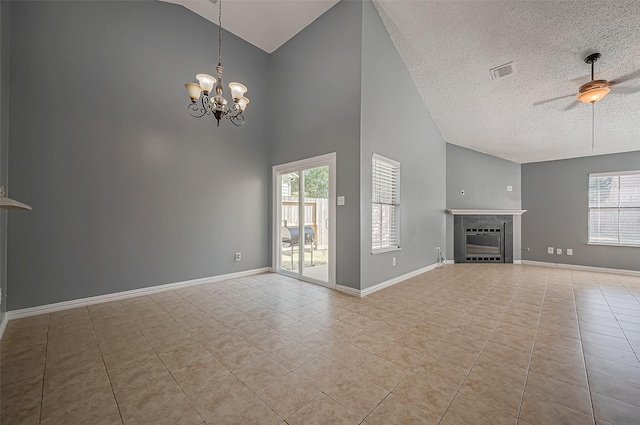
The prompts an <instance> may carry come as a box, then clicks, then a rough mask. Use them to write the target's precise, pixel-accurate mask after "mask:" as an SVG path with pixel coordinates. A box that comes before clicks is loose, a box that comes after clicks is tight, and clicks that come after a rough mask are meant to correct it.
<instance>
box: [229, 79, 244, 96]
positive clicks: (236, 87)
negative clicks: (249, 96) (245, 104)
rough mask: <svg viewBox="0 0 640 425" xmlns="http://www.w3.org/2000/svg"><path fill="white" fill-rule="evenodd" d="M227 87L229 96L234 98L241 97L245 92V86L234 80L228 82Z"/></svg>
mask: <svg viewBox="0 0 640 425" xmlns="http://www.w3.org/2000/svg"><path fill="white" fill-rule="evenodd" d="M229 88H230V89H231V97H233V99H234V100H238V99H241V98H242V96H244V94H245V93H246V92H247V88H246V87H245V86H244V85H243V84H240V83H236V82H233V83H229Z"/></svg>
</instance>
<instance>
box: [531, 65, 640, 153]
mask: <svg viewBox="0 0 640 425" xmlns="http://www.w3.org/2000/svg"><path fill="white" fill-rule="evenodd" d="M600 57H601V55H600V53H592V54H590V55H589V56H587V57H586V58H584V61H585V63H587V64H589V65H591V81H589V82H587V83H585V84H583V85H581V86H580V88H579V89H578V93H577V94H568V95H566V96H560V97H555V98H553V99H547V100H543V101H540V102H535V103H534V104H533V105H534V106H537V105H542V104H543V103H549V102H555V101H556V100H560V99H565V98H567V97H573V96H575V97H576V100H575V101H573V102H572V103H571V104H570V105H569V106H567V107H566V108H564V110H565V111H569V110H571V109H573V108H575V107H576V106H578V105H580V102H582V103H587V104H591V107H592V108H591V124H592V125H591V151H593V147H594V134H595V133H594V123H595V119H594V118H595V103H596V102H598V101H600V100H602V99H604V97H605V96H606V95H608V94H609V93H610V92H611V94H633V93H638V92H640V88H636V87H620V86H618V85H619V84H621V83H625V82H627V81H630V80H634V79H636V78H638V77H640V70H637V71H634V72H631V73H629V74H626V75H623V76H622V77H620V78H616V79H615V80H614V81H607V80H596V79H595V78H594V65H593V64H594V63H596V62H597V61H598V59H600ZM612 88H613V90H612Z"/></svg>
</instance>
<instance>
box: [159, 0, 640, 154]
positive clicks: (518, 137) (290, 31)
mask: <svg viewBox="0 0 640 425" xmlns="http://www.w3.org/2000/svg"><path fill="white" fill-rule="evenodd" d="M163 1H167V2H171V3H177V4H182V5H184V6H185V7H187V8H188V9H190V10H192V11H194V12H195V13H198V14H199V15H201V16H203V17H205V18H207V19H209V20H210V21H212V22H215V23H217V5H215V4H213V3H211V2H210V1H209V0H163ZM343 1H347V0H343ZM335 3H337V0H225V1H224V5H223V21H222V23H223V27H224V28H225V29H228V30H229V31H231V32H232V33H234V34H236V35H237V36H239V37H241V38H243V39H244V40H246V41H248V42H250V43H252V44H254V45H255V46H257V47H259V48H261V49H263V50H265V51H266V52H269V53H271V52H273V51H274V50H276V49H277V48H278V47H279V46H281V45H282V44H283V43H285V42H286V41H287V40H289V39H290V38H291V37H293V36H294V35H296V34H297V33H298V32H299V31H300V30H302V29H303V28H304V27H306V26H307V25H309V24H310V23H311V22H313V21H314V20H315V19H317V18H318V17H319V16H320V15H322V14H323V13H324V12H325V11H327V10H328V9H329V8H331V7H332V6H333V5H334V4H335ZM374 3H375V5H376V7H377V9H378V12H379V13H380V15H381V17H382V20H383V22H384V24H385V26H386V27H387V30H388V31H389V33H390V35H391V38H392V40H393V41H394V43H395V45H396V47H397V48H398V51H399V52H400V55H401V56H402V58H403V60H404V62H405V64H406V66H407V68H408V69H409V72H410V73H411V76H412V78H413V80H414V82H415V84H416V86H417V88H418V90H419V92H420V94H421V96H422V98H423V99H424V101H425V104H426V105H427V106H428V108H429V110H430V111H431V113H432V115H433V118H434V119H435V121H436V123H437V124H438V126H439V128H440V130H441V131H442V134H443V136H444V138H445V139H446V140H447V141H448V142H449V143H453V144H456V145H460V146H464V147H468V148H470V149H474V150H476V151H480V152H485V153H488V154H491V155H494V156H498V157H501V158H505V159H509V160H511V161H515V162H520V163H525V162H535V161H544V160H552V159H562V158H572V157H581V156H589V155H600V154H604V153H616V152H626V151H634V150H640V93H636V94H631V95H620V94H615V88H614V90H613V91H612V93H611V94H610V95H608V96H607V97H606V98H605V99H604V100H602V101H601V102H598V103H597V104H596V105H595V149H594V150H593V151H592V148H591V106H590V105H585V104H580V105H578V107H576V108H574V109H572V110H569V111H565V110H564V109H565V108H566V107H567V106H569V105H570V104H571V103H572V102H573V101H574V99H573V98H571V97H568V98H565V99H562V100H558V101H555V102H550V103H545V104H542V105H537V106H534V103H536V102H540V101H544V100H546V99H550V98H555V97H559V96H564V95H568V94H572V93H576V92H577V91H578V88H579V87H580V85H581V84H583V83H585V82H587V81H589V79H590V78H589V77H590V75H589V73H590V68H589V66H588V65H587V64H585V63H584V62H583V59H584V57H585V56H586V55H587V54H589V53H593V52H600V53H602V58H601V59H600V60H599V61H598V62H597V63H596V78H602V79H607V80H615V79H616V78H617V77H620V76H623V75H627V74H629V73H633V72H635V71H638V70H640V0H607V1H605V0H580V1H569V0H552V1H549V0H544V1H540V0H525V1H522V0H519V1H515V0H499V1H481V0H477V1H460V0H438V1H431V0H420V1H415V0H414V1H409V0H374ZM511 61H513V62H514V64H515V68H516V73H515V74H513V75H509V76H507V77H504V78H501V79H498V80H495V81H494V80H492V78H491V74H490V72H489V70H490V69H491V68H494V67H496V66H499V65H503V64H505V63H507V62H511ZM637 75H638V77H640V73H638V74H637ZM390 78H391V79H392V80H393V76H390ZM621 86H624V87H625V88H627V89H630V88H638V89H640V78H637V79H634V80H632V81H629V82H626V83H624V84H622V85H621ZM639 167H640V165H639Z"/></svg>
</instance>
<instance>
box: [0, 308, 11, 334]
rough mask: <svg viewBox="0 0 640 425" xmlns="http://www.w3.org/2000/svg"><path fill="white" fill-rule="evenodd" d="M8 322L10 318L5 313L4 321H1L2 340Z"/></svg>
mask: <svg viewBox="0 0 640 425" xmlns="http://www.w3.org/2000/svg"><path fill="white" fill-rule="evenodd" d="M8 322H9V318H8V317H7V314H6V313H5V315H4V317H3V318H2V322H0V340H2V335H4V330H5V329H7V323H8Z"/></svg>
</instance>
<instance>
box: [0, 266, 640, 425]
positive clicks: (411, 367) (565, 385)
mask: <svg viewBox="0 0 640 425" xmlns="http://www.w3.org/2000/svg"><path fill="white" fill-rule="evenodd" d="M1 348H2V358H1V371H0V377H1V387H0V393H1V408H2V409H1V411H2V413H1V418H0V420H1V423H2V424H3V425H11V424H20V425H28V424H46V425H53V424H65V425H69V424H92V425H95V424H105V425H106V424H122V423H125V424H171V425H180V424H185V425H191V424H193V425H199V424H204V423H206V424H208V425H213V424H242V425H250V424H260V425H269V424H274V425H280V424H289V425H301V424H304V425H314V424H317V425H325V424H354V425H355V424H364V425H395V424H398V425H412V424H442V425H469V424H479V425H486V424H498V425H499V424H516V423H517V424H520V425H551V424H599V425H606V424H636V425H637V424H639V423H640V363H639V362H638V355H639V354H640V278H638V277H630V276H622V275H613V274H596V273H589V272H576V271H568V270H557V269H553V270H552V269H548V268H543V267H535V266H517V265H455V266H454V265H448V266H446V268H444V269H441V270H434V271H431V272H429V273H425V274H423V275H420V276H418V277H416V278H413V279H411V280H409V281H406V282H403V283H401V284H398V285H395V286H393V287H390V288H387V289H385V290H383V291H379V292H376V293H374V294H372V295H370V296H368V297H366V298H362V299H359V298H355V297H350V296H346V295H343V294H341V293H338V292H334V291H330V290H327V289H324V288H321V287H317V286H313V285H309V284H305V283H302V282H298V281H295V280H292V279H288V278H285V277H282V276H278V275H274V274H264V275H258V276H253V277H250V278H242V279H237V280H229V281H224V282H219V283H214V284H206V285H201V286H194V287H190V288H187V289H181V290H176V291H171V292H163V293H158V294H154V295H149V296H143V297H139V298H131V299H127V300H122V301H114V302H109V303H105V304H97V305H92V306H89V307H88V308H78V309H74V310H67V311H61V312H57V313H53V314H48V315H41V316H33V317H29V318H25V319H19V320H13V321H11V322H9V325H8V327H7V330H6V332H5V335H4V339H3V341H2V347H1ZM594 418H595V419H594Z"/></svg>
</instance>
